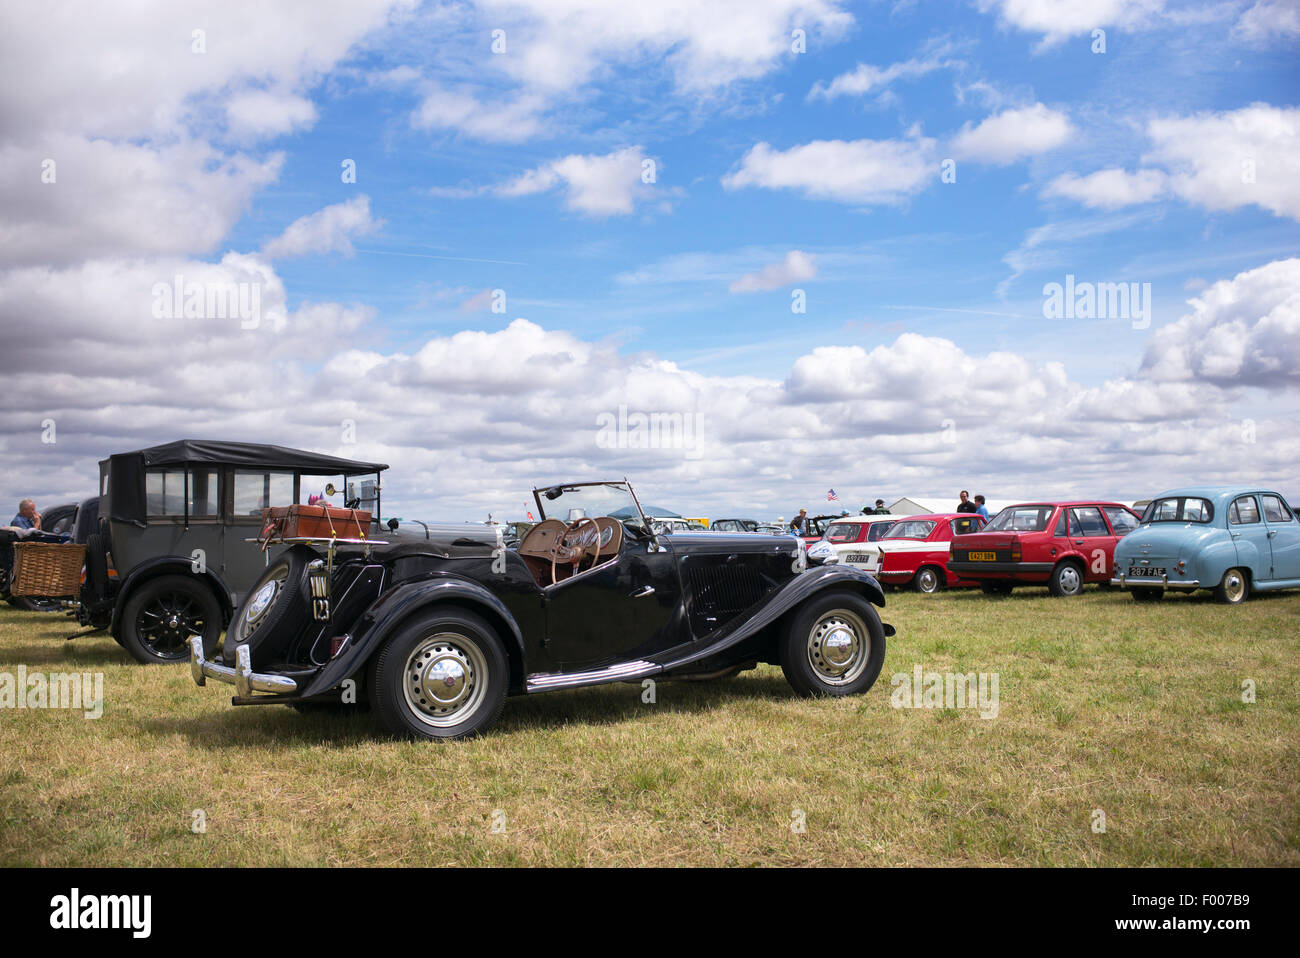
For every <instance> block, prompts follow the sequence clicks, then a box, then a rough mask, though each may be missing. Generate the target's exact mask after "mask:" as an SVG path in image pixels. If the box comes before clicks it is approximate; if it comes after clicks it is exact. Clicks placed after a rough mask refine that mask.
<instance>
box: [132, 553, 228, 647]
mask: <svg viewBox="0 0 1300 958" xmlns="http://www.w3.org/2000/svg"><path fill="white" fill-rule="evenodd" d="M223 624H224V623H223V622H222V620H221V605H220V603H218V602H217V597H216V596H215V595H213V594H212V590H211V589H209V588H208V587H207V585H205V584H204V583H203V582H201V581H200V580H198V579H195V578H193V577H191V576H186V575H164V576H160V577H158V578H157V579H150V580H149V581H148V582H146V583H144V585H142V586H140V588H138V589H136V590H135V593H134V594H133V595H132V596H131V598H130V599H128V600H127V602H126V606H125V607H124V608H123V609H122V621H121V626H120V633H121V634H120V641H121V643H122V647H123V648H125V649H126V650H127V652H129V653H131V657H132V658H134V659H135V660H136V661H137V662H143V663H144V664H145V665H151V664H154V663H163V664H174V663H177V662H186V661H188V660H189V657H190V639H191V638H192V637H193V636H196V635H197V636H202V638H203V652H204V654H205V655H211V654H212V653H213V651H214V650H215V649H216V647H217V642H218V640H219V639H220V638H221V628H222V625H223Z"/></svg>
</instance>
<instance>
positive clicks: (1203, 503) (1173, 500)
mask: <svg viewBox="0 0 1300 958" xmlns="http://www.w3.org/2000/svg"><path fill="white" fill-rule="evenodd" d="M1213 517H1214V507H1213V506H1211V505H1210V503H1209V500H1207V499H1198V498H1196V497H1194V496H1193V497H1190V498H1189V497H1184V496H1169V497H1167V498H1164V499H1156V500H1153V501H1152V502H1151V503H1149V504H1148V505H1147V507H1146V511H1144V512H1143V513H1142V521H1143V522H1209V521H1210V519H1212V518H1213Z"/></svg>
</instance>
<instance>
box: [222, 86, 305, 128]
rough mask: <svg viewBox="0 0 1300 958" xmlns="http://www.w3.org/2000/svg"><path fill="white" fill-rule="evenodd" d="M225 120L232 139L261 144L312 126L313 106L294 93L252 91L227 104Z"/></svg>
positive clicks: (236, 97) (239, 95) (234, 98)
mask: <svg viewBox="0 0 1300 958" xmlns="http://www.w3.org/2000/svg"><path fill="white" fill-rule="evenodd" d="M226 118H227V121H228V123H229V125H230V130H231V132H232V133H233V134H234V135H235V136H237V137H240V138H245V139H255V140H260V139H263V138H264V137H268V136H277V135H279V134H281V133H291V132H293V131H294V130H300V129H304V128H306V127H310V126H312V125H313V124H314V123H315V122H316V105H315V104H314V103H312V102H311V100H308V99H307V98H305V97H301V96H298V95H296V94H293V93H273V92H271V91H269V90H251V91H249V92H247V93H241V94H238V95H237V96H235V97H233V98H232V99H231V100H230V101H229V102H228V103H227V104H226Z"/></svg>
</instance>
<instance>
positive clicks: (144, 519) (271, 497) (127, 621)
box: [74, 439, 388, 663]
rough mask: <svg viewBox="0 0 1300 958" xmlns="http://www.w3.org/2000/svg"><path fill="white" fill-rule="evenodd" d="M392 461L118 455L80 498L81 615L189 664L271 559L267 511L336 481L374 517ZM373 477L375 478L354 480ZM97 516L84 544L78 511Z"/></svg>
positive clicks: (181, 448) (229, 445)
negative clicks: (84, 499)
mask: <svg viewBox="0 0 1300 958" xmlns="http://www.w3.org/2000/svg"><path fill="white" fill-rule="evenodd" d="M387 468H388V467H387V466H386V465H384V464H383V463H373V462H357V461H354V460H351V459H340V458H338V457H337V456H326V455H321V454H319V453H314V452H308V451H305V450H302V449H288V448H285V447H283V446H268V445H261V444H256V443H244V442H218V441H214V440H194V439H184V440H179V441H177V442H170V443H166V444H164V445H161V446H152V447H150V448H148V449H140V450H137V451H135V452H127V453H120V454H117V455H113V456H110V457H109V458H107V459H105V460H103V461H102V462H100V464H99V472H100V487H99V492H100V495H99V500H98V503H97V504H95V503H93V502H88V503H82V506H81V509H80V511H79V513H78V520H77V528H78V530H79V531H78V541H84V542H85V543H86V560H85V562H86V565H85V575H84V581H83V582H82V583H81V585H80V590H81V591H80V596H79V604H78V609H77V615H78V618H79V620H80V622H81V624H82V625H86V626H90V627H91V628H92V629H94V630H100V629H107V630H109V631H110V632H111V633H112V635H113V637H114V638H115V639H117V641H118V642H119V643H120V644H121V645H122V646H123V647H124V648H125V649H126V650H127V651H128V652H129V653H130V654H131V655H132V656H133V657H134V658H136V659H137V660H138V661H140V662H145V663H152V662H160V663H168V662H174V663H183V662H185V661H186V659H188V658H189V641H190V639H191V638H197V639H200V640H201V641H202V643H203V646H204V648H206V649H207V650H208V651H209V652H214V651H215V650H216V648H217V643H218V642H219V641H220V639H221V632H222V630H223V629H224V628H225V626H226V623H227V622H229V620H230V615H231V612H232V611H233V610H234V607H235V606H236V605H238V604H239V602H241V601H242V600H243V598H244V595H245V593H246V592H247V591H248V588H249V586H251V585H252V584H253V582H254V581H256V580H257V578H258V577H259V576H260V575H261V574H262V573H263V572H264V571H265V570H266V566H267V561H268V555H267V554H264V552H263V551H262V550H261V549H260V548H259V546H258V544H257V542H256V539H257V537H258V533H259V532H261V530H262V511H263V510H264V509H266V508H268V507H271V506H288V505H292V504H294V503H300V502H305V501H307V499H308V497H309V495H313V494H314V493H315V492H316V490H317V489H324V488H328V487H329V486H332V483H329V484H328V486H327V484H326V480H327V479H331V478H332V479H336V480H339V481H340V482H342V483H343V489H344V492H343V497H344V498H348V497H351V498H350V499H349V502H351V501H352V500H359V501H360V504H361V505H362V506H363V507H364V508H367V509H370V508H371V507H372V506H373V514H374V516H376V517H377V516H378V515H379V508H378V505H379V474H380V473H381V472H383V470H385V469H387ZM370 474H373V475H374V478H373V480H360V481H358V482H351V481H349V480H351V479H353V478H354V477H361V476H366V475H370ZM92 506H94V507H95V508H91V507H92ZM96 509H97V512H96ZM92 513H93V514H94V523H93V530H92V531H87V534H86V535H85V538H84V540H83V539H82V538H81V535H82V527H83V526H85V525H86V524H87V523H85V522H83V521H82V519H81V516H82V515H83V514H84V515H85V516H86V517H87V518H88V519H89V518H90V517H91V515H92ZM280 551H282V550H281V549H279V548H277V549H276V550H275V551H274V553H272V554H271V555H270V558H271V559H274V558H275V556H276V555H278V554H279V552H280ZM74 591H75V589H74Z"/></svg>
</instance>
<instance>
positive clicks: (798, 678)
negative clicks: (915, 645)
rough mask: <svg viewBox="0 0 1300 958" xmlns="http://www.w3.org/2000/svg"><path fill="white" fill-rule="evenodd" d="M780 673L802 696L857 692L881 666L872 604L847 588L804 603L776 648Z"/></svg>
mask: <svg viewBox="0 0 1300 958" xmlns="http://www.w3.org/2000/svg"><path fill="white" fill-rule="evenodd" d="M780 660H781V671H783V672H784V673H785V677H786V681H788V682H789V683H790V686H791V687H792V688H793V689H794V690H795V691H796V692H798V693H799V694H800V695H834V696H839V695H857V694H860V693H862V692H865V691H867V689H869V688H871V686H872V685H874V684H875V681H876V678H877V677H878V676H879V675H880V669H881V667H882V666H883V665H884V664H885V630H884V627H883V626H882V625H881V624H880V616H878V615H877V614H876V610H875V609H874V608H873V607H872V605H871V603H870V602H868V601H867V600H866V599H864V598H862V597H861V596H859V595H854V594H853V593H850V592H835V593H832V594H830V595H825V596H822V597H820V598H815V599H812V600H810V601H808V602H805V603H804V604H803V606H802V607H801V608H800V609H799V610H798V611H797V612H796V613H795V614H794V615H793V617H792V618H791V619H790V623H789V625H788V626H787V627H786V630H785V634H784V636H782V639H781V646H780Z"/></svg>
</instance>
